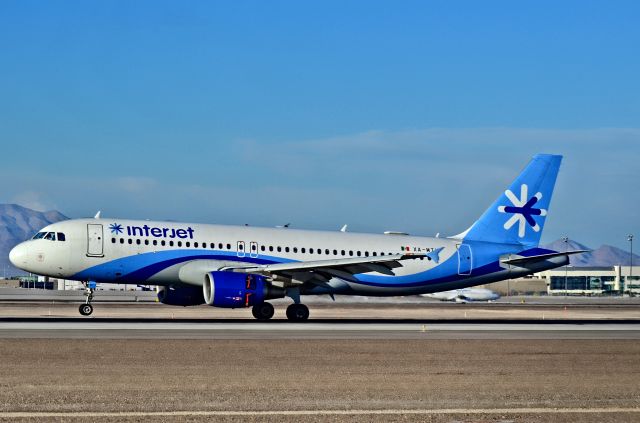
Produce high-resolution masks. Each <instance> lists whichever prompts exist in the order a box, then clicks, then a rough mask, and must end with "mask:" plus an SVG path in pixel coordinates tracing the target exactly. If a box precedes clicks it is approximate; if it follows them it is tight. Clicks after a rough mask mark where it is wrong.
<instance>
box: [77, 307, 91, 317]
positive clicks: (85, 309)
mask: <svg viewBox="0 0 640 423" xmlns="http://www.w3.org/2000/svg"><path fill="white" fill-rule="evenodd" d="M78 311H79V312H80V314H82V315H83V316H89V315H91V313H93V306H92V305H91V304H80V307H78Z"/></svg>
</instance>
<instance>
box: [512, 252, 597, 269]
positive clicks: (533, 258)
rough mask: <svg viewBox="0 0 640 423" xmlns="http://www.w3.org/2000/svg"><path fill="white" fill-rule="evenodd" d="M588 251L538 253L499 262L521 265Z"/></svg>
mask: <svg viewBox="0 0 640 423" xmlns="http://www.w3.org/2000/svg"><path fill="white" fill-rule="evenodd" d="M590 251H591V250H574V251H565V252H564V253H549V254H540V255H537V256H529V257H517V258H512V259H506V260H500V262H501V263H504V264H515V265H518V266H521V265H523V264H526V263H531V262H535V261H543V260H548V259H550V258H554V257H562V256H570V255H573V254H582V253H588V252H590Z"/></svg>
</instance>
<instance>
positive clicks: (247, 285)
mask: <svg viewBox="0 0 640 423" xmlns="http://www.w3.org/2000/svg"><path fill="white" fill-rule="evenodd" d="M202 294H203V296H204V302H205V303H207V304H209V305H210V306H214V307H224V308H241V307H251V306H253V305H255V304H260V303H262V302H264V300H268V299H272V298H282V297H284V289H282V288H276V287H274V286H272V285H271V284H270V283H268V282H267V281H265V278H264V276H260V275H251V274H245V273H234V272H218V271H216V272H210V273H207V274H206V276H205V281H204V285H202Z"/></svg>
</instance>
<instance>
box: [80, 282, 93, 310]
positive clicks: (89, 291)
mask: <svg viewBox="0 0 640 423" xmlns="http://www.w3.org/2000/svg"><path fill="white" fill-rule="evenodd" d="M84 285H85V289H84V295H85V296H86V297H87V298H86V300H85V302H84V304H80V307H78V311H79V312H80V314H82V315H83V316H89V315H91V313H93V306H92V305H91V300H93V292H94V291H95V290H96V283H95V282H88V283H85V284H84Z"/></svg>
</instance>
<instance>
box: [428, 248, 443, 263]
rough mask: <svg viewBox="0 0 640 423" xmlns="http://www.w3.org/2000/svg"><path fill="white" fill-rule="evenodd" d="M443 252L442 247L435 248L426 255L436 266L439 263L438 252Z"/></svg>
mask: <svg viewBox="0 0 640 423" xmlns="http://www.w3.org/2000/svg"><path fill="white" fill-rule="evenodd" d="M442 250H444V247H440V248H436V249H435V250H433V251H431V252H430V253H427V258H429V259H431V260H433V261H434V262H435V263H436V264H438V263H439V262H440V252H441V251H442Z"/></svg>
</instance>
